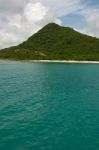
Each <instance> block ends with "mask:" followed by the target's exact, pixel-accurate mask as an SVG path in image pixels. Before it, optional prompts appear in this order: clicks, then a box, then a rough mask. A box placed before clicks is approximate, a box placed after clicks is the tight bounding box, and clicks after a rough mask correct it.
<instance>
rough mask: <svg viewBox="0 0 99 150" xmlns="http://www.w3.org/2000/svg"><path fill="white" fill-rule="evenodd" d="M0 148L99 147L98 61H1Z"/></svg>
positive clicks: (90, 149) (86, 149) (65, 149)
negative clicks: (94, 62)
mask: <svg viewBox="0 0 99 150" xmlns="http://www.w3.org/2000/svg"><path fill="white" fill-rule="evenodd" d="M0 150H99V64H60V63H29V62H0Z"/></svg>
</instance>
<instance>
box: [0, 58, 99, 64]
mask: <svg viewBox="0 0 99 150" xmlns="http://www.w3.org/2000/svg"><path fill="white" fill-rule="evenodd" d="M0 61H1V62H2V61H20V62H34V63H37V62H42V63H73V64H99V61H80V60H10V59H0Z"/></svg>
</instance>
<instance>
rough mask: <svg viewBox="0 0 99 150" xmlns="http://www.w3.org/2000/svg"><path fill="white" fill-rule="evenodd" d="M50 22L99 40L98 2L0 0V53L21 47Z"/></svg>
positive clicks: (89, 0)
mask: <svg viewBox="0 0 99 150" xmlns="http://www.w3.org/2000/svg"><path fill="white" fill-rule="evenodd" d="M49 22H56V23H58V24H60V25H64V26H70V27H73V28H75V29H76V30H78V31H80V32H82V33H86V34H88V35H92V36H95V37H99V0H0V49H2V48H5V47H9V46H12V45H17V44H19V43H21V42H22V41H24V40H26V39H27V38H28V37H29V36H31V35H32V34H33V33H35V32H37V31H38V30H39V29H40V28H42V27H43V26H44V25H46V24H47V23H49Z"/></svg>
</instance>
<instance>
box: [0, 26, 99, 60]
mask: <svg viewBox="0 0 99 150" xmlns="http://www.w3.org/2000/svg"><path fill="white" fill-rule="evenodd" d="M0 59H12V60H28V59H34V60H35V59H36V60H37V59H50V60H52V59H53V60H93V61H94V60H99V39H97V38H94V37H91V36H87V35H84V34H81V33H79V32H77V31H75V30H73V29H72V28H68V27H61V26H59V25H57V24H55V23H50V24H48V25H46V26H45V27H44V28H42V29H41V30H40V31H39V32H37V33H36V34H34V35H33V36H31V37H30V38H29V39H28V40H27V41H25V42H23V43H22V44H20V45H18V46H14V47H11V48H7V49H4V50H1V51H0Z"/></svg>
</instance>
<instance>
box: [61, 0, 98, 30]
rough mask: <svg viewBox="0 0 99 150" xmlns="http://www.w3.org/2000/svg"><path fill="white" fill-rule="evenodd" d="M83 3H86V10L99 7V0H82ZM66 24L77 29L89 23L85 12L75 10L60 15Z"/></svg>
mask: <svg viewBox="0 0 99 150" xmlns="http://www.w3.org/2000/svg"><path fill="white" fill-rule="evenodd" d="M81 4H82V5H85V11H87V10H90V11H94V10H96V9H99V0H81ZM60 19H61V21H62V24H63V25H64V26H69V27H72V28H75V29H77V30H79V29H80V30H81V29H83V28H84V27H86V25H87V20H86V18H85V16H84V15H83V14H80V13H78V12H73V13H70V14H68V15H64V16H61V17H60Z"/></svg>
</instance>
